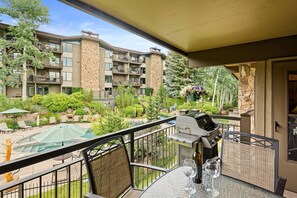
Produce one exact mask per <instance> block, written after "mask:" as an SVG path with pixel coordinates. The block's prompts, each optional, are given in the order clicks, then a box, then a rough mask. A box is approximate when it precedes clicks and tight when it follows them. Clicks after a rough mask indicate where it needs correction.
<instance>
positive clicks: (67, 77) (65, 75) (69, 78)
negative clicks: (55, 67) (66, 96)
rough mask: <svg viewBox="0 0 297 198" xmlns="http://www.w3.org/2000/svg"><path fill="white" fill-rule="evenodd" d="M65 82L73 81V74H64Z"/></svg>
mask: <svg viewBox="0 0 297 198" xmlns="http://www.w3.org/2000/svg"><path fill="white" fill-rule="evenodd" d="M63 80H65V81H72V72H63Z"/></svg>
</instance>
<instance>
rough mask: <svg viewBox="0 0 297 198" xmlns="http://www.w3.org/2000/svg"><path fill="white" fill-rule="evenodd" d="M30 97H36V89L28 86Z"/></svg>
mask: <svg viewBox="0 0 297 198" xmlns="http://www.w3.org/2000/svg"><path fill="white" fill-rule="evenodd" d="M27 89H28V96H29V97H32V96H34V95H35V88H34V87H33V86H28V88H27Z"/></svg>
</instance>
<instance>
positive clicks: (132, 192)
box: [124, 189, 143, 198]
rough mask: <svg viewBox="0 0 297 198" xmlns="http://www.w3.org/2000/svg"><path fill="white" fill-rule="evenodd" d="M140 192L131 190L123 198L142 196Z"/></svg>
mask: <svg viewBox="0 0 297 198" xmlns="http://www.w3.org/2000/svg"><path fill="white" fill-rule="evenodd" d="M142 192H143V191H142V190H137V189H131V190H130V191H129V192H128V193H127V194H126V195H125V196H124V197H125V198H135V197H140V195H141V194H142Z"/></svg>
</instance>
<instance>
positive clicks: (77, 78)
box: [72, 44, 81, 87]
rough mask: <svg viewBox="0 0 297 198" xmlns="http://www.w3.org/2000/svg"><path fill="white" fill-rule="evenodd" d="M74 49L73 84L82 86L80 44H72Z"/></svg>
mask: <svg viewBox="0 0 297 198" xmlns="http://www.w3.org/2000/svg"><path fill="white" fill-rule="evenodd" d="M72 50H73V51H72V53H73V56H72V83H73V85H72V86H73V87H80V86H81V83H80V82H81V80H80V45H77V44H72Z"/></svg>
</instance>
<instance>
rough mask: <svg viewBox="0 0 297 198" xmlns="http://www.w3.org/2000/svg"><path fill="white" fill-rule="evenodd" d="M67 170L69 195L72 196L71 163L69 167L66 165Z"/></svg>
mask: <svg viewBox="0 0 297 198" xmlns="http://www.w3.org/2000/svg"><path fill="white" fill-rule="evenodd" d="M66 170H67V173H68V174H67V175H68V176H67V177H68V179H67V180H68V197H69V198H70V197H71V165H69V166H68V167H66Z"/></svg>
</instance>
